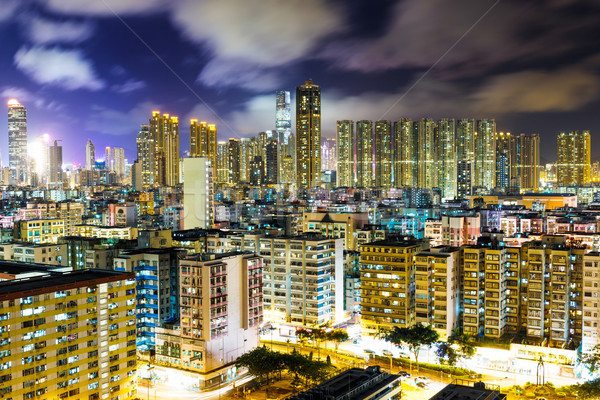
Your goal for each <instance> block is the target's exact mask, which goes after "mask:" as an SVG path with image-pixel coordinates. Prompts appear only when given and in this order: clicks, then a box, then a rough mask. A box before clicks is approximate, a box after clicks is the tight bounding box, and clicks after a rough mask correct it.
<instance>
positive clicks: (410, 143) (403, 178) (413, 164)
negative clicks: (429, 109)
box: [394, 118, 417, 187]
mask: <svg viewBox="0 0 600 400" xmlns="http://www.w3.org/2000/svg"><path fill="white" fill-rule="evenodd" d="M416 171H417V138H416V137H415V135H414V130H413V122H412V120H410V119H408V118H401V119H399V120H398V121H396V122H395V123H394V186H395V187H403V186H417V172H416Z"/></svg>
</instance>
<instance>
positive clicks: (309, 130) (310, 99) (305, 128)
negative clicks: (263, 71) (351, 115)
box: [296, 79, 321, 189]
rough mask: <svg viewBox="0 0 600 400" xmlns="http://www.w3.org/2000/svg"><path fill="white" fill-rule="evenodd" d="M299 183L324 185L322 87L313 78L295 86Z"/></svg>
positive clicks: (304, 187)
mask: <svg viewBox="0 0 600 400" xmlns="http://www.w3.org/2000/svg"><path fill="white" fill-rule="evenodd" d="M296 185H297V187H298V188H303V189H309V188H312V187H315V186H321V88H320V87H319V86H318V85H315V84H314V83H313V81H312V80H310V79H309V80H308V81H306V82H305V83H304V85H302V86H298V87H296Z"/></svg>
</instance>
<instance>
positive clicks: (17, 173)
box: [8, 99, 28, 184]
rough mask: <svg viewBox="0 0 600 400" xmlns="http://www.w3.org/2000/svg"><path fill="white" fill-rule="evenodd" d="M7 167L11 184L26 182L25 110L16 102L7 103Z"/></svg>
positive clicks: (12, 100) (13, 100)
mask: <svg viewBox="0 0 600 400" xmlns="http://www.w3.org/2000/svg"><path fill="white" fill-rule="evenodd" d="M8 166H9V168H10V174H11V182H12V183H14V184H22V183H26V182H27V170H28V156H27V109H26V108H25V107H23V106H22V105H21V104H20V103H19V102H18V101H17V100H15V99H11V100H9V101H8Z"/></svg>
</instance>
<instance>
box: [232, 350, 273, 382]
mask: <svg viewBox="0 0 600 400" xmlns="http://www.w3.org/2000/svg"><path fill="white" fill-rule="evenodd" d="M235 365H236V367H238V368H240V367H246V368H247V369H248V372H249V373H250V374H252V375H254V376H256V377H258V378H259V379H261V380H262V379H263V378H265V379H266V380H267V390H268V387H269V375H270V374H272V373H274V372H277V371H280V370H281V368H282V366H281V365H282V361H281V358H280V357H278V356H277V352H275V351H271V350H269V349H267V348H266V347H265V346H260V347H257V348H255V349H254V350H252V351H249V352H248V353H244V354H242V355H241V356H240V357H238V359H237V360H236V362H235Z"/></svg>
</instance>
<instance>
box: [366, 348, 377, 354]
mask: <svg viewBox="0 0 600 400" xmlns="http://www.w3.org/2000/svg"><path fill="white" fill-rule="evenodd" d="M364 351H365V354H372V355H374V354H375V352H374V351H373V350H370V349H365V350H364Z"/></svg>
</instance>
